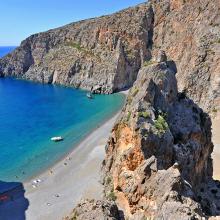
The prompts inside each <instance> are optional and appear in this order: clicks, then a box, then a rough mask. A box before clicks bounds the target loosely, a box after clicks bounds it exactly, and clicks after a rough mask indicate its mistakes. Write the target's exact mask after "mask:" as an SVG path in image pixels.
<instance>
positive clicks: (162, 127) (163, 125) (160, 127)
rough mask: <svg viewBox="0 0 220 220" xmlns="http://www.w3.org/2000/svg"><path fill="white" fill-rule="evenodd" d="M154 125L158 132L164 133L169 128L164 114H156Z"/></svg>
mask: <svg viewBox="0 0 220 220" xmlns="http://www.w3.org/2000/svg"><path fill="white" fill-rule="evenodd" d="M154 126H155V128H156V129H157V131H158V132H159V134H164V133H165V132H166V131H167V129H168V128H169V126H168V124H167V122H166V120H165V118H164V116H162V115H158V117H157V119H156V120H155V121H154Z"/></svg>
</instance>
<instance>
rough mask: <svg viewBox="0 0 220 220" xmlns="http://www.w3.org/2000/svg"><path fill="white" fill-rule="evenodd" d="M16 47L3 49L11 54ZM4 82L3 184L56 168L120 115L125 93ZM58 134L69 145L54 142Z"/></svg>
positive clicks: (0, 87) (0, 129)
mask: <svg viewBox="0 0 220 220" xmlns="http://www.w3.org/2000/svg"><path fill="white" fill-rule="evenodd" d="M13 49H14V47H10V48H5V47H4V48H3V51H2V47H0V54H4V55H5V54H7V53H8V52H10V51H11V50H13ZM86 93H87V92H86V91H83V90H79V89H73V88H66V87H63V86H56V85H47V84H41V83H34V82H29V81H25V80H16V79H14V78H0V97H1V99H0V121H1V123H0V137H1V138H0V161H1V168H0V181H16V182H17V181H22V182H23V181H26V180H29V179H30V178H32V177H33V176H36V175H37V174H39V173H41V172H43V171H44V170H46V169H48V168H49V167H51V166H53V165H54V164H55V163H56V162H57V161H59V160H60V159H62V158H63V157H64V156H65V155H66V154H68V153H69V152H70V151H71V150H72V149H73V148H74V147H75V146H76V145H77V144H78V143H79V142H80V141H82V140H83V139H84V138H85V137H86V135H88V134H89V133H90V132H92V131H93V130H94V129H95V128H97V126H99V125H100V124H102V123H103V122H104V121H106V120H107V119H108V118H111V117H112V116H113V115H114V114H115V113H116V112H118V111H119V110H120V109H121V108H122V105H123V103H124V95H122V94H113V95H97V96H95V98H94V99H92V100H91V99H88V98H87V97H86ZM53 136H62V137H64V141H62V142H58V143H54V142H52V141H51V140H50V139H51V137H53Z"/></svg>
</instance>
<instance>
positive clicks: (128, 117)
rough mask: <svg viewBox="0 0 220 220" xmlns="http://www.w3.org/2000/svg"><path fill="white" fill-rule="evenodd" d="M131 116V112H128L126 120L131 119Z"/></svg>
mask: <svg viewBox="0 0 220 220" xmlns="http://www.w3.org/2000/svg"><path fill="white" fill-rule="evenodd" d="M130 118H131V112H128V114H127V118H126V121H129V120H130Z"/></svg>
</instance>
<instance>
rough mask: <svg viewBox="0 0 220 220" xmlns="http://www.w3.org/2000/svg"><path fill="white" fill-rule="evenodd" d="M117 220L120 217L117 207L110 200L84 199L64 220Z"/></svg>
mask: <svg viewBox="0 0 220 220" xmlns="http://www.w3.org/2000/svg"><path fill="white" fill-rule="evenodd" d="M76 219H77V220H85V219H93V220H118V219H120V215H119V211H118V207H117V205H116V204H115V203H114V202H110V201H94V200H85V201H83V202H81V203H80V204H78V205H77V206H76V207H75V208H74V210H73V211H72V213H71V214H70V216H67V217H65V218H64V220H76Z"/></svg>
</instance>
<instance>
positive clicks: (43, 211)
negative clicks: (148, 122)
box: [0, 113, 119, 220]
mask: <svg viewBox="0 0 220 220" xmlns="http://www.w3.org/2000/svg"><path fill="white" fill-rule="evenodd" d="M118 115H119V113H118V114H116V115H115V116H114V117H112V118H111V119H110V120H108V121H107V122H105V123H104V124H103V125H101V126H100V127H98V128H97V129H96V130H95V131H93V132H92V133H91V134H90V135H88V136H87V137H86V138H85V139H84V140H83V141H82V142H81V143H80V144H79V145H78V146H77V147H76V148H75V149H74V150H73V151H72V152H71V153H70V154H69V155H67V156H66V157H65V158H64V159H63V160H61V161H60V162H58V163H57V164H55V165H54V166H53V167H52V168H51V169H49V170H47V171H45V172H44V173H42V174H41V175H39V176H38V177H35V178H34V179H32V180H31V181H28V182H26V183H24V184H23V187H24V195H22V192H21V191H22V190H21V191H18V192H17V193H16V192H15V193H14V197H15V198H16V199H14V201H9V202H5V203H3V205H1V206H0V213H2V214H3V215H2V217H4V218H3V219H4V220H12V219H16V220H20V219H21V220H24V219H26V220H50V219H51V220H58V219H62V217H64V216H66V215H68V214H69V213H70V212H71V210H72V209H73V207H74V206H75V205H76V204H77V203H78V202H79V201H80V200H81V199H84V198H94V199H99V198H101V197H102V185H101V184H100V175H101V174H100V173H101V172H100V167H101V163H102V161H103V159H104V156H105V144H106V142H107V139H108V137H109V135H110V132H111V129H112V127H113V125H114V123H115V121H116V119H117V117H118ZM34 180H35V181H34ZM36 180H38V181H37V182H36ZM33 181H34V182H33ZM23 197H24V198H23ZM11 210H14V211H13V212H12V211H11ZM22 212H24V213H22ZM15 213H17V214H16V218H15ZM24 214H25V218H24V217H23V215H24ZM0 219H1V214H0Z"/></svg>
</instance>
